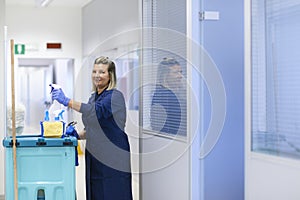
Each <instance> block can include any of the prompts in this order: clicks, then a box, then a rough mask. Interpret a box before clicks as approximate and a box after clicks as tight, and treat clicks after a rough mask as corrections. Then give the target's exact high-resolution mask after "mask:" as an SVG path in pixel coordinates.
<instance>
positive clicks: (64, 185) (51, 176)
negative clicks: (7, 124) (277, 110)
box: [3, 136, 77, 200]
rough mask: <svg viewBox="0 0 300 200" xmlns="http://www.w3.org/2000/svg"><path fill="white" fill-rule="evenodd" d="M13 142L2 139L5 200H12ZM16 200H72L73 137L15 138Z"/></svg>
mask: <svg viewBox="0 0 300 200" xmlns="http://www.w3.org/2000/svg"><path fill="white" fill-rule="evenodd" d="M12 144H13V140H12V137H5V138H4V139H3V146H4V147H5V148H6V151H5V160H6V161H5V163H6V166H5V167H6V187H5V188H6V191H5V195H6V200H12V199H14V181H13V180H14V179H13V176H14V172H13V169H14V168H13V152H12V151H13V150H12V149H13V148H12ZM16 144H17V148H16V151H17V163H18V167H17V174H18V196H19V197H18V199H19V200H34V199H37V200H44V199H46V200H74V199H75V198H76V194H75V148H74V147H76V146H77V139H76V137H72V136H69V137H63V138H45V137H43V136H17V137H16Z"/></svg>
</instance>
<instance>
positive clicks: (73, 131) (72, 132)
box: [65, 125, 79, 139]
mask: <svg viewBox="0 0 300 200" xmlns="http://www.w3.org/2000/svg"><path fill="white" fill-rule="evenodd" d="M65 135H66V136H74V137H76V138H77V139H79V135H78V133H77V131H76V129H75V127H74V126H72V125H70V126H67V128H66V132H65Z"/></svg>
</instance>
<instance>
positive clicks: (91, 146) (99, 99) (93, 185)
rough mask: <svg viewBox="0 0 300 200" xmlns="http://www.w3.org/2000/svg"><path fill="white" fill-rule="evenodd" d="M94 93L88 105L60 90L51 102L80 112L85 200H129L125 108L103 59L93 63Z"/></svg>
mask: <svg viewBox="0 0 300 200" xmlns="http://www.w3.org/2000/svg"><path fill="white" fill-rule="evenodd" d="M92 81H93V85H94V91H95V92H94V93H93V94H92V95H91V97H90V99H89V101H88V103H80V102H77V101H74V100H72V99H69V98H68V97H66V96H65V95H64V93H63V91H62V90H61V89H56V90H54V91H52V94H53V99H56V100H57V101H58V102H60V103H62V104H64V105H65V106H68V107H70V108H72V109H74V110H76V111H78V112H80V113H82V121H83V124H84V126H85V130H84V131H83V132H82V133H80V134H79V136H80V138H83V137H85V138H86V151H85V161H86V196H87V197H86V199H87V200H121V199H122V200H132V191H131V172H130V147H129V142H128V137H127V135H126V133H125V132H124V127H125V121H126V107H125V101H124V97H123V94H122V93H121V92H120V91H119V90H117V89H115V87H116V71H115V64H114V62H112V61H111V60H109V59H108V58H106V57H100V58H97V59H96V60H95V63H94V68H93V71H92Z"/></svg>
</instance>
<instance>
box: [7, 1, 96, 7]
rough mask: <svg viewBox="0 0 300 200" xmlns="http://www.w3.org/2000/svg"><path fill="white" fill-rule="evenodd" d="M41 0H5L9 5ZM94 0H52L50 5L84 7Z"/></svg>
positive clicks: (32, 4) (34, 3)
mask: <svg viewBox="0 0 300 200" xmlns="http://www.w3.org/2000/svg"><path fill="white" fill-rule="evenodd" d="M37 1H39V0H5V3H6V4H7V5H19V6H34V7H36V6H37V3H36V2H37ZM90 1H92V0H52V1H51V2H50V3H49V5H48V7H60V6H64V7H65V6H68V7H83V6H85V5H86V4H88V3H89V2H90Z"/></svg>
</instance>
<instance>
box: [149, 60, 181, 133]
mask: <svg viewBox="0 0 300 200" xmlns="http://www.w3.org/2000/svg"><path fill="white" fill-rule="evenodd" d="M182 78H183V75H182V67H181V66H180V64H179V62H178V61H177V60H175V59H174V58H163V60H162V61H161V62H160V63H159V65H158V68H157V80H156V87H155V90H154V92H153V94H152V102H151V110H150V123H151V127H152V129H153V130H154V131H158V132H160V133H167V134H178V133H179V131H180V130H179V129H180V125H181V123H182V115H183V113H182V109H183V105H182V103H181V102H180V99H179V98H178V94H180V93H182V92H183V91H182V89H181V88H182Z"/></svg>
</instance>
